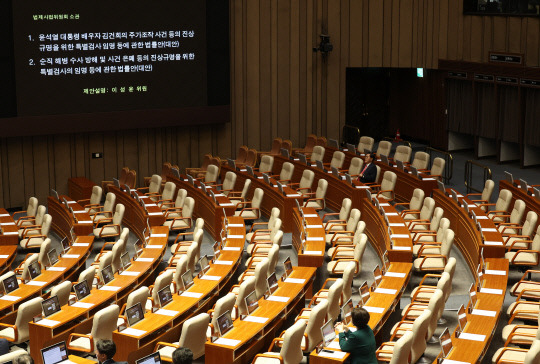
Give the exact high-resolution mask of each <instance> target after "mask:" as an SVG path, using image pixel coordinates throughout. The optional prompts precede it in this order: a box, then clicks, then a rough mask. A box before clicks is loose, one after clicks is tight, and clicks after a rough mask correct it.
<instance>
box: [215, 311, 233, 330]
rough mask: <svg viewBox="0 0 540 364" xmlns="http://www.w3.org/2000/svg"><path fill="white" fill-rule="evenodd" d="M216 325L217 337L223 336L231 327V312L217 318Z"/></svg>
mask: <svg viewBox="0 0 540 364" xmlns="http://www.w3.org/2000/svg"><path fill="white" fill-rule="evenodd" d="M217 325H218V330H219V335H220V336H223V335H225V334H226V333H227V332H228V331H229V330H230V329H232V327H233V320H232V318H231V311H226V312H225V313H224V314H222V315H221V316H219V317H218V319H217Z"/></svg>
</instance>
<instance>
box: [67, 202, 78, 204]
mask: <svg viewBox="0 0 540 364" xmlns="http://www.w3.org/2000/svg"><path fill="white" fill-rule="evenodd" d="M67 203H68V204H70V203H77V201H68V202H67Z"/></svg>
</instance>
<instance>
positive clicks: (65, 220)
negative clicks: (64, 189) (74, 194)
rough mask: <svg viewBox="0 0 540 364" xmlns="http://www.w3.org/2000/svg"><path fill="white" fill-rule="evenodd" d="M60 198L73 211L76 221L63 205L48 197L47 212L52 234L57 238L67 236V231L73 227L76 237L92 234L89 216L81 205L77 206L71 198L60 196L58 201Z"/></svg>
mask: <svg viewBox="0 0 540 364" xmlns="http://www.w3.org/2000/svg"><path fill="white" fill-rule="evenodd" d="M62 198H65V199H66V201H67V203H68V205H69V206H70V207H71V208H72V209H73V212H74V215H75V217H76V218H77V221H75V219H74V217H73V215H72V214H71V212H69V210H68V208H67V207H66V205H64V203H62V202H60V201H58V200H57V199H56V198H54V197H52V196H49V197H48V198H47V205H48V209H47V212H48V213H49V215H51V217H52V224H51V227H52V229H53V230H54V232H55V233H57V234H58V235H59V236H69V231H70V230H71V228H72V227H73V229H74V231H75V234H77V235H90V234H92V233H93V230H94V229H93V224H92V218H91V217H90V215H89V214H88V213H87V212H86V211H85V210H84V208H83V207H82V206H81V205H79V204H78V203H77V202H76V201H73V200H72V199H71V197H69V196H60V199H62Z"/></svg>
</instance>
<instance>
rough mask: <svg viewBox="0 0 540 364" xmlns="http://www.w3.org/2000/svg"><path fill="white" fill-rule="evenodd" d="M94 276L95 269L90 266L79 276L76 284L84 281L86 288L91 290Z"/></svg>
mask: <svg viewBox="0 0 540 364" xmlns="http://www.w3.org/2000/svg"><path fill="white" fill-rule="evenodd" d="M111 256H112V255H111ZM95 275H96V267H95V266H93V265H91V266H89V267H88V268H86V269H85V270H83V271H82V272H81V273H80V274H79V279H78V280H77V282H79V283H80V282H82V281H86V283H88V287H89V288H90V289H91V288H92V283H93V282H94V276H95Z"/></svg>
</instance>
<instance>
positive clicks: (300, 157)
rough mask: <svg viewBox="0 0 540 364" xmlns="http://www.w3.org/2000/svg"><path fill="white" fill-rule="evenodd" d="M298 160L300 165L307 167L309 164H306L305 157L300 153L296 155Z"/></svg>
mask: <svg viewBox="0 0 540 364" xmlns="http://www.w3.org/2000/svg"><path fill="white" fill-rule="evenodd" d="M298 160H299V161H300V163H302V164H305V165H307V166H309V163H308V160H307V158H306V155H305V154H302V153H298Z"/></svg>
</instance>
